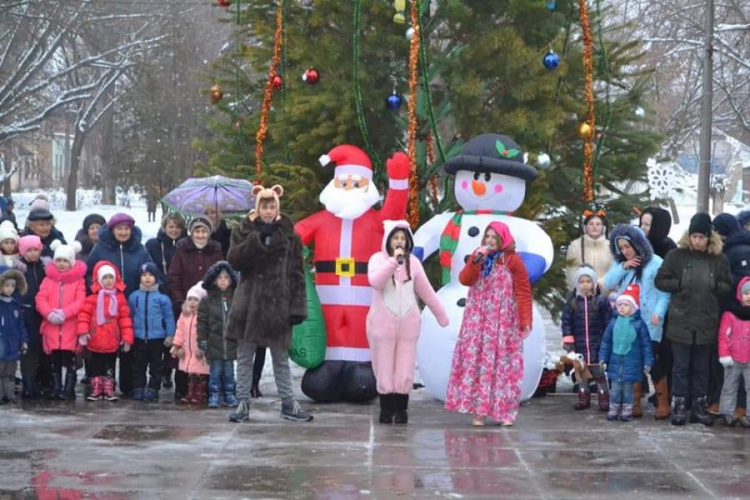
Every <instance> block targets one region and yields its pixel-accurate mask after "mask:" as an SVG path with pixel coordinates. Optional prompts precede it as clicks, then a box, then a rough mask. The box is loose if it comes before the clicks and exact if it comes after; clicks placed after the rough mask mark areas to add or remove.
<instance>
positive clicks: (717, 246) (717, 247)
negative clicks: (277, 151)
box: [677, 231, 724, 255]
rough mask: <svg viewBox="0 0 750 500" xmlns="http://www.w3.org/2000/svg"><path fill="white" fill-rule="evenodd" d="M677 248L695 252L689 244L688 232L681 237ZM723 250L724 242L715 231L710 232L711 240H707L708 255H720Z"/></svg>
mask: <svg viewBox="0 0 750 500" xmlns="http://www.w3.org/2000/svg"><path fill="white" fill-rule="evenodd" d="M677 246H678V247H679V248H685V249H687V250H695V249H694V248H693V245H692V244H691V243H690V234H689V232H688V231H685V233H684V234H683V235H682V238H680V241H678V242H677ZM723 249H724V242H723V241H722V240H721V236H719V233H717V232H716V231H711V238H709V240H708V253H709V254H710V255H721V252H722V250H723Z"/></svg>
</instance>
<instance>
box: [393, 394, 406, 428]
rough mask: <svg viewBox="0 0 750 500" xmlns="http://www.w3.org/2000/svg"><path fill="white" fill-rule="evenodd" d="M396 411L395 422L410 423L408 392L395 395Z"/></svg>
mask: <svg viewBox="0 0 750 500" xmlns="http://www.w3.org/2000/svg"><path fill="white" fill-rule="evenodd" d="M394 399H395V404H394V407H395V410H396V411H395V413H394V415H393V423H394V424H408V423H409V412H408V411H407V410H408V408H409V395H408V394H396V395H395V398H394Z"/></svg>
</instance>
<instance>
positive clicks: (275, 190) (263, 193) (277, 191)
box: [252, 184, 284, 198]
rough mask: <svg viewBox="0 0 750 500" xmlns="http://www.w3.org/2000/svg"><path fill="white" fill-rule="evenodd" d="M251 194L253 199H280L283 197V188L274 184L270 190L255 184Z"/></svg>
mask: <svg viewBox="0 0 750 500" xmlns="http://www.w3.org/2000/svg"><path fill="white" fill-rule="evenodd" d="M252 193H253V196H255V197H257V196H260V197H261V198H274V197H275V196H278V197H279V198H280V197H282V196H284V188H283V187H281V186H280V185H279V184H275V185H273V186H271V187H270V188H264V187H263V186H262V185H260V184H256V185H255V186H254V187H253V190H252ZM274 195H275V196H274Z"/></svg>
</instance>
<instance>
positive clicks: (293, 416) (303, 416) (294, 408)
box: [281, 401, 313, 422]
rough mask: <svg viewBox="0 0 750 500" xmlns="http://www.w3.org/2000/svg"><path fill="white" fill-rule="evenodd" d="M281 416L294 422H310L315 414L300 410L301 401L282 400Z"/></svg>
mask: <svg viewBox="0 0 750 500" xmlns="http://www.w3.org/2000/svg"><path fill="white" fill-rule="evenodd" d="M281 418H284V419H286V420H292V421H294V422H309V421H310V420H312V419H313V416H312V415H310V414H309V413H305V412H303V411H302V410H300V407H299V403H297V402H296V401H282V403H281Z"/></svg>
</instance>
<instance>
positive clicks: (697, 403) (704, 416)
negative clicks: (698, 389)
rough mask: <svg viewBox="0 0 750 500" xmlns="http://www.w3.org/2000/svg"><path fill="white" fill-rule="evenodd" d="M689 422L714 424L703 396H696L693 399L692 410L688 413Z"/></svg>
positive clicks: (707, 425) (706, 424) (708, 425)
mask: <svg viewBox="0 0 750 500" xmlns="http://www.w3.org/2000/svg"><path fill="white" fill-rule="evenodd" d="M690 422H691V423H695V422H697V423H699V424H703V425H705V426H706V427H711V426H712V425H714V417H713V416H711V414H710V413H708V401H707V400H706V397H705V396H703V397H700V398H696V399H695V400H694V401H693V411H692V412H691V414H690Z"/></svg>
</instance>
